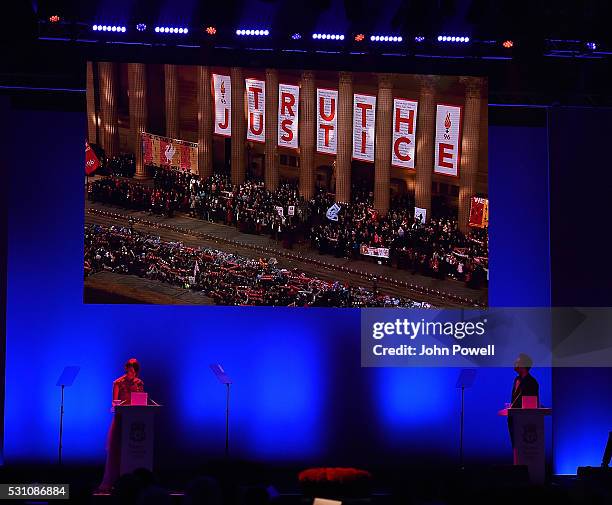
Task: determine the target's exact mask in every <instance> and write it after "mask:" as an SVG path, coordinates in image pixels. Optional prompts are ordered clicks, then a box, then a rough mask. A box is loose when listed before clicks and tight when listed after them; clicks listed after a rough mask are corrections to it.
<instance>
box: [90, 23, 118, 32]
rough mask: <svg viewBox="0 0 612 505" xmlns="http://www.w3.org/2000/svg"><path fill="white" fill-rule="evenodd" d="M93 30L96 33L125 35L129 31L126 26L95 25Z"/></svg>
mask: <svg viewBox="0 0 612 505" xmlns="http://www.w3.org/2000/svg"><path fill="white" fill-rule="evenodd" d="M91 29H92V30H93V31H94V32H114V33H125V32H126V31H127V28H126V27H125V26H118V25H93V26H92V27H91Z"/></svg>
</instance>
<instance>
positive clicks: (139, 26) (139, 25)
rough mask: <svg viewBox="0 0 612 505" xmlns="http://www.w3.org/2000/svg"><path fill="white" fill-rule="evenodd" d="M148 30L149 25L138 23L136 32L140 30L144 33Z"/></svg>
mask: <svg viewBox="0 0 612 505" xmlns="http://www.w3.org/2000/svg"><path fill="white" fill-rule="evenodd" d="M146 29H147V25H145V24H144V23H138V24H137V25H136V30H138V31H139V32H144V31H145V30H146Z"/></svg>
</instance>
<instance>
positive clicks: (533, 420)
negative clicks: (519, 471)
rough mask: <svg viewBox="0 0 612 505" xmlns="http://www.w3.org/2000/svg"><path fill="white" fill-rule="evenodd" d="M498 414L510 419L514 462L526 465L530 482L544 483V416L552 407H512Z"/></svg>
mask: <svg viewBox="0 0 612 505" xmlns="http://www.w3.org/2000/svg"><path fill="white" fill-rule="evenodd" d="M499 414H500V415H502V416H507V417H508V418H509V419H512V438H513V441H514V464H515V465H525V466H527V468H528V470H529V478H530V480H531V483H532V484H544V481H545V479H546V445H545V438H544V417H545V416H549V415H551V414H552V409H548V408H537V409H514V408H512V409H504V410H501V411H500V412H499Z"/></svg>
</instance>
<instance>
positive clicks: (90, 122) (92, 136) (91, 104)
mask: <svg viewBox="0 0 612 505" xmlns="http://www.w3.org/2000/svg"><path fill="white" fill-rule="evenodd" d="M93 66H94V63H92V62H91V61H88V62H87V97H86V99H87V140H88V141H89V143H90V144H97V143H98V117H97V114H96V97H95V89H94V75H93Z"/></svg>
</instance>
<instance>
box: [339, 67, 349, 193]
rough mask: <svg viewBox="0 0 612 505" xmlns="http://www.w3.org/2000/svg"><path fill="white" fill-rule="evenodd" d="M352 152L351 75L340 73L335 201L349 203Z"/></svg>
mask: <svg viewBox="0 0 612 505" xmlns="http://www.w3.org/2000/svg"><path fill="white" fill-rule="evenodd" d="M352 152H353V74H351V73H350V72H340V77H339V83H338V154H337V155H336V201H338V202H344V203H347V202H350V201H351V157H352Z"/></svg>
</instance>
